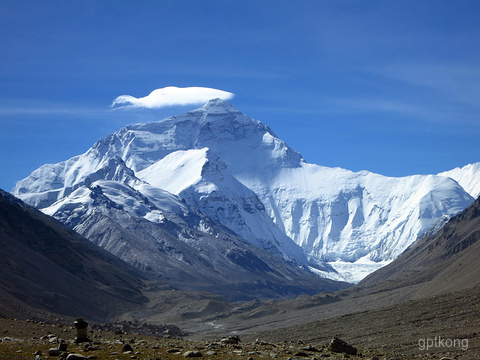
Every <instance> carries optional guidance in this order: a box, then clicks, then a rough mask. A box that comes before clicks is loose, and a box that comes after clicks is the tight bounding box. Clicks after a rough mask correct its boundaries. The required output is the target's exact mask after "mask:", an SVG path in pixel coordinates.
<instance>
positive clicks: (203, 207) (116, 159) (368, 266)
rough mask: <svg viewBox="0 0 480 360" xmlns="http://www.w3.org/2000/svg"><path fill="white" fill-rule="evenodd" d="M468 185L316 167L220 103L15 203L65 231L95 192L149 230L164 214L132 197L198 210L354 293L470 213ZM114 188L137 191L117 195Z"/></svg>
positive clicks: (153, 129) (51, 179)
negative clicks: (89, 191)
mask: <svg viewBox="0 0 480 360" xmlns="http://www.w3.org/2000/svg"><path fill="white" fill-rule="evenodd" d="M464 173H465V171H464ZM455 176H457V179H456V180H455ZM459 176H460V175H455V174H453V173H444V174H439V175H413V176H406V177H400V178H395V177H387V176H382V175H379V174H375V173H371V172H368V171H360V172H353V171H349V170H346V169H342V168H330V167H324V166H320V165H316V164H310V163H307V162H306V161H305V160H304V159H303V157H302V156H301V154H300V153H299V152H297V151H296V150H294V149H292V148H291V147H289V146H288V145H287V144H286V143H285V142H284V141H282V140H281V139H279V138H278V137H277V136H276V135H275V133H274V132H273V131H272V130H271V129H270V128H269V127H268V126H267V125H265V124H263V123H261V122H260V121H258V120H254V119H252V118H250V117H248V116H246V115H244V114H243V113H241V112H240V111H239V110H237V109H235V108H234V107H233V106H232V105H231V104H229V103H227V102H226V101H224V100H220V99H213V100H210V101H209V102H207V103H206V104H205V105H204V106H203V107H201V108H199V109H196V110H193V111H190V112H188V113H185V114H183V115H178V116H174V117H171V118H168V119H164V120H161V121H157V122H152V123H147V124H135V125H129V126H126V127H125V128H123V129H120V130H119V131H117V132H115V133H113V134H111V135H109V136H107V137H106V138H104V139H101V140H99V141H98V142H97V143H95V144H94V145H93V146H92V148H90V149H89V150H88V151H87V152H86V153H85V154H82V155H79V156H76V157H74V158H71V159H69V160H67V161H64V162H61V163H58V164H47V165H44V166H42V167H40V168H39V169H37V170H35V171H34V172H32V174H31V175H30V176H29V177H27V178H26V179H23V180H21V181H19V182H18V183H17V185H16V186H15V188H14V189H13V191H12V193H13V194H14V195H16V196H17V197H19V198H21V199H22V200H23V201H25V202H27V203H29V204H31V205H33V206H35V207H37V208H39V209H41V210H42V211H44V212H45V213H48V214H51V215H53V216H55V217H57V218H59V219H60V220H62V215H61V214H62V213H65V212H64V209H65V207H66V206H67V204H68V208H69V209H70V210H69V211H70V212H69V214H70V215H71V214H72V213H73V212H75V211H76V212H78V211H83V210H81V209H84V210H85V209H89V210H88V211H93V210H92V209H93V207H94V205H93V204H91V203H88V204H87V203H85V202H83V203H82V204H81V205H80V204H79V203H75V202H74V201H73V199H74V198H75V197H77V198H78V197H79V196H80V197H81V194H79V193H78V192H79V189H83V190H81V191H86V190H85V186H87V187H88V186H90V187H91V186H92V184H97V186H100V187H102V186H103V187H107V188H108V189H109V190H108V191H107V192H106V195H105V196H107V197H109V198H110V199H113V200H112V201H113V202H114V203H116V204H118V203H122V207H123V208H125V209H128V211H130V212H131V213H135V214H136V216H140V217H142V218H143V219H145V220H147V221H160V220H159V219H161V214H159V213H155V212H152V211H146V210H145V209H143V210H142V207H141V206H140V205H139V204H135V202H134V201H133V200H128V198H129V197H130V196H131V194H130V193H131V192H132V191H133V192H135V194H136V195H138V196H143V197H145V198H148V199H149V202H150V203H155V201H157V200H156V199H157V196H158V198H159V199H162V200H158V202H159V204H157V205H158V206H156V209H157V210H158V209H162V207H165V206H166V207H169V211H171V212H177V213H179V212H181V211H184V210H181V209H182V206H188V207H190V208H194V209H198V210H199V211H200V212H201V213H203V214H205V215H207V216H208V217H209V218H211V219H213V221H217V222H219V223H221V224H222V225H224V226H226V227H227V228H229V229H230V230H232V231H233V232H234V233H236V234H238V235H240V236H241V237H242V238H244V239H245V240H247V241H249V242H250V243H252V244H254V245H256V246H258V247H261V248H263V249H265V250H267V251H268V252H269V253H271V254H274V255H276V256H279V257H283V258H284V259H286V260H288V261H290V262H292V263H295V264H297V265H298V266H302V267H306V266H308V267H310V269H311V270H312V271H313V272H315V273H317V274H319V275H320V276H323V277H328V278H332V279H337V280H347V281H351V282H357V281H359V280H361V278H363V277H364V276H366V275H368V273H370V272H372V271H374V270H375V269H377V268H379V267H381V266H383V265H385V264H387V263H389V262H390V261H393V260H394V259H395V258H396V257H397V256H399V255H400V254H401V253H402V252H403V251H405V249H407V248H408V246H410V245H411V244H412V243H413V242H414V241H416V240H417V239H418V238H419V237H420V236H422V235H423V234H425V233H426V232H427V231H429V229H431V228H432V227H434V226H435V225H436V224H437V223H438V221H440V220H441V219H444V218H448V217H451V216H453V215H455V214H457V213H458V212H460V211H462V210H463V209H465V208H466V207H467V206H468V205H469V204H471V203H472V202H473V200H474V198H473V195H472V194H475V191H473V192H471V194H469V192H468V191H472V190H468V191H467V190H466V189H465V188H464V187H462V185H461V184H462V181H459V180H461V179H460V178H459ZM467 177H468V175H466V176H465V179H464V180H463V183H464V184H467V182H468V180H466V179H467ZM470 178H471V175H470ZM102 181H103V183H102ZM113 183H118V184H121V186H122V187H123V186H128V189H129V190H128V191H127V190H126V189H125V188H123V190H122V191H120V190H119V191H117V192H114V191H113V190H112V189H113V188H114V186H113V185H112V184H113ZM107 185H108V186H107ZM118 186H120V185H118ZM465 186H466V185H465ZM472 186H473V185H472ZM467 187H468V186H467ZM477 190H478V189H477ZM157 192H158V193H157ZM129 194H130V195H129ZM167 194H168V195H167ZM166 199H169V200H166ZM174 199H175V200H174ZM179 199H181V201H180V200H179ZM62 209H63V210H62ZM158 211H159V210H158ZM158 211H157V212H158ZM63 221H65V219H63ZM87 237H88V236H87ZM132 251H134V249H132Z"/></svg>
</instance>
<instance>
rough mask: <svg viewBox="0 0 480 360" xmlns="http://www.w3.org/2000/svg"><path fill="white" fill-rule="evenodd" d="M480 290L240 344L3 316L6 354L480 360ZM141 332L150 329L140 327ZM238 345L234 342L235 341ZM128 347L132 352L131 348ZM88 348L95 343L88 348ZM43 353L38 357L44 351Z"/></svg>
mask: <svg viewBox="0 0 480 360" xmlns="http://www.w3.org/2000/svg"><path fill="white" fill-rule="evenodd" d="M479 290H480V289H479V287H475V288H472V289H468V290H465V291H461V292H457V293H451V294H447V295H444V296H437V297H433V298H430V299H422V300H412V301H407V302H405V303H402V304H400V305H396V306H391V307H386V308H382V309H378V310H371V311H364V312H357V313H353V314H349V315H344V316H339V317H334V318H330V319H324V320H321V321H317V322H312V323H308V324H304V325H297V326H291V327H286V328H283V329H279V330H275V331H269V332H262V333H257V334H250V335H248V334H243V335H241V340H242V341H240V342H239V343H236V344H235V343H229V342H228V341H227V342H225V341H221V336H219V337H218V338H217V339H210V340H208V341H206V340H203V341H200V340H188V339H186V338H170V335H165V334H160V333H159V334H157V335H155V336H152V335H142V334H136V333H135V330H133V331H132V332H129V333H126V332H123V333H120V332H119V331H117V332H114V331H104V330H100V328H99V327H98V326H95V325H94V326H93V329H92V328H91V329H89V337H90V339H91V340H92V341H93V343H92V344H88V345H85V344H78V345H77V344H74V341H73V339H74V329H73V327H72V326H71V325H65V322H64V321H58V322H57V323H55V322H54V323H44V322H34V321H23V320H16V319H10V318H5V317H3V318H0V340H1V341H0V359H2V360H7V359H8V360H14V359H18V360H20V359H35V358H36V357H37V358H38V359H40V358H41V359H47V358H50V359H56V358H58V357H53V356H48V352H49V349H51V348H55V347H58V340H59V339H64V340H65V342H66V343H68V352H69V353H77V354H81V355H83V356H84V357H85V358H88V357H90V359H112V360H114V359H119V360H123V359H124V360H127V359H128V360H131V359H139V360H145V359H165V360H167V359H184V358H186V357H190V356H193V355H196V356H201V357H202V358H205V359H242V358H243V359H272V358H273V359H314V358H316V359H320V358H327V359H346V358H349V359H375V358H377V359H382V360H383V359H388V360H390V359H445V360H446V359H456V360H462V359H479V358H480V321H479V314H480V291H479ZM137 332H138V333H145V332H142V331H137ZM334 336H338V337H339V338H342V339H343V340H345V341H346V342H348V343H350V344H351V345H353V346H355V347H356V348H357V349H358V354H357V355H356V356H354V355H347V354H343V353H334V352H331V351H329V349H328V344H329V342H330V341H331V339H332V338H333V337H334ZM233 342H235V341H233ZM127 344H128V345H130V346H131V347H132V350H130V351H128V350H127V351H125V350H124V346H125V345H127ZM89 346H90V348H89ZM40 353H41V355H38V356H37V355H35V354H40Z"/></svg>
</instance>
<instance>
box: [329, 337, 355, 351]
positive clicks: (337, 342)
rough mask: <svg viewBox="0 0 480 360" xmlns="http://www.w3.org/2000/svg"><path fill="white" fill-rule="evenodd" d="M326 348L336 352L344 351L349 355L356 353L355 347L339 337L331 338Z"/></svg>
mask: <svg viewBox="0 0 480 360" xmlns="http://www.w3.org/2000/svg"><path fill="white" fill-rule="evenodd" d="M328 350H330V351H332V352H336V353H344V354H349V355H357V348H356V347H354V346H352V345H350V344H347V343H346V342H345V341H343V340H342V339H339V338H333V339H332V341H331V342H330V344H329V345H328Z"/></svg>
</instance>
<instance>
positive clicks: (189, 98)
mask: <svg viewBox="0 0 480 360" xmlns="http://www.w3.org/2000/svg"><path fill="white" fill-rule="evenodd" d="M233 97H234V94H233V93H230V92H227V91H223V90H217V89H212V88H206V87H185V88H178V87H175V86H168V87H165V88H161V89H156V90H153V91H152V92H151V93H150V94H149V95H147V96H145V97H142V98H136V97H134V96H131V95H121V96H118V97H117V98H116V99H115V100H113V103H112V105H111V106H112V108H114V109H125V108H147V109H159V108H163V107H167V106H175V105H196V104H201V103H204V102H207V101H208V100H211V99H215V98H220V99H222V100H230V99H231V98H233Z"/></svg>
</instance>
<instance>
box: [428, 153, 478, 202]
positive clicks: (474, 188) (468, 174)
mask: <svg viewBox="0 0 480 360" xmlns="http://www.w3.org/2000/svg"><path fill="white" fill-rule="evenodd" d="M438 175H440V176H448V177H451V178H452V179H454V180H455V181H457V182H458V183H459V184H460V186H462V187H463V188H464V189H465V190H466V191H467V192H468V193H469V194H470V195H471V196H473V197H474V198H475V199H476V198H478V197H479V196H480V162H478V163H475V164H468V165H465V166H464V167H461V168H460V167H457V168H455V169H452V170H449V171H445V172H442V173H440V174H438Z"/></svg>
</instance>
